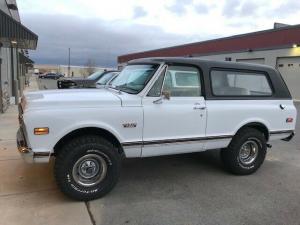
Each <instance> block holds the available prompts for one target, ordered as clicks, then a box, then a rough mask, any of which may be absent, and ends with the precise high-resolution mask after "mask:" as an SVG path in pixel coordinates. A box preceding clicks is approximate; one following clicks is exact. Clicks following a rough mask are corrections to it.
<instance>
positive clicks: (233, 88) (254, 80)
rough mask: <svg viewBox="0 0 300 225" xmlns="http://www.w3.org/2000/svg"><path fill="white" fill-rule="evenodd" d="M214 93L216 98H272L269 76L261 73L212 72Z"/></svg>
mask: <svg viewBox="0 0 300 225" xmlns="http://www.w3.org/2000/svg"><path fill="white" fill-rule="evenodd" d="M211 84H212V92H213V94H214V95H216V96H271V95H272V88H271V85H270V83H269V80H268V78H267V75H266V74H264V73H259V72H243V71H230V70H212V71H211Z"/></svg>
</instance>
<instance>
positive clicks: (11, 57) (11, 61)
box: [10, 46, 16, 97]
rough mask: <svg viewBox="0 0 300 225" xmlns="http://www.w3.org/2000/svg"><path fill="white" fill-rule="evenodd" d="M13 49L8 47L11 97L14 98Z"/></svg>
mask: <svg viewBox="0 0 300 225" xmlns="http://www.w3.org/2000/svg"><path fill="white" fill-rule="evenodd" d="M13 50H14V48H13V47H12V46H11V47H10V65H11V84H12V85H11V93H12V96H14V97H15V96H16V94H15V84H14V80H15V76H14V75H15V69H14V52H13Z"/></svg>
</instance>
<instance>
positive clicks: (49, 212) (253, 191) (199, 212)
mask: <svg viewBox="0 0 300 225" xmlns="http://www.w3.org/2000/svg"><path fill="white" fill-rule="evenodd" d="M44 82H47V81H44ZM296 106H297V108H298V111H299V110H300V104H298V103H297V104H296ZM298 121H299V122H300V118H299V116H298ZM299 122H298V123H297V128H296V136H295V138H294V139H293V140H292V141H291V142H281V141H280V142H276V143H273V148H272V149H270V150H269V151H268V155H267V158H266V161H265V163H264V164H263V166H262V167H261V168H260V170H258V171H257V172H256V173H255V174H253V175H250V176H234V175H231V174H229V173H227V172H225V171H224V169H223V166H222V163H221V162H220V159H219V151H218V150H215V151H208V152H203V153H197V154H185V155H176V156H166V157H153V158H146V159H130V160H125V161H124V163H123V171H122V174H121V178H120V181H119V183H118V184H117V186H116V187H115V189H114V190H113V191H112V192H111V193H110V194H108V195H107V196H105V197H104V198H102V199H98V200H94V201H91V202H87V203H84V202H75V201H73V200H70V199H68V198H66V197H65V196H63V195H62V194H61V193H60V192H59V191H58V189H57V187H56V185H55V182H54V177H53V173H52V169H53V162H52V163H50V164H36V165H30V164H26V163H25V162H23V161H22V159H20V157H19V155H18V154H17V152H16V146H15V143H14V142H15V140H14V136H13V135H14V133H15V132H16V129H17V126H18V125H17V118H16V107H11V108H10V109H9V112H7V113H6V114H4V115H0V127H1V129H0V179H1V182H0V215H1V221H0V224H99V225H100V224H101V225H102V224H103V225H110V224H112V225H119V224H120V225H121V224H132V225H160V224H162V225H199V224H214V225H215V224H230V225H234V224H251V225H254V224H285V225H287V224H288V225H290V224H300V176H299V174H300V135H298V134H300V125H299ZM4 127H5V128H4Z"/></svg>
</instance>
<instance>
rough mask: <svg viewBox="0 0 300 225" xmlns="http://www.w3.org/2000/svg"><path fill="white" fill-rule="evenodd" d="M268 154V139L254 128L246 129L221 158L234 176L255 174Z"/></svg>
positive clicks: (236, 136) (236, 137)
mask: <svg viewBox="0 0 300 225" xmlns="http://www.w3.org/2000/svg"><path fill="white" fill-rule="evenodd" d="M266 153H267V145H266V138H265V136H264V134H263V133H261V132H260V131H258V130H256V129H253V128H244V129H242V130H241V131H239V132H238V133H237V134H236V135H235V136H234V138H233V139H232V141H231V143H230V145H229V146H228V148H227V149H222V151H221V158H222V161H223V163H224V165H225V167H226V168H227V169H228V170H229V171H230V172H231V173H234V174H238V175H248V174H252V173H254V172H255V171H256V170H257V169H258V168H259V167H260V166H261V164H262V163H263V162H264V160H265V157H266Z"/></svg>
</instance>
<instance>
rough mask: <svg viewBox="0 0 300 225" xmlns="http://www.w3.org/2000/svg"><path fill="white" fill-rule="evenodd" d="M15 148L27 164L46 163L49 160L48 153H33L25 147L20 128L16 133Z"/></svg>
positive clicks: (23, 136) (24, 139) (25, 142)
mask: <svg viewBox="0 0 300 225" xmlns="http://www.w3.org/2000/svg"><path fill="white" fill-rule="evenodd" d="M17 146H18V150H19V152H20V154H21V156H22V158H23V159H24V160H25V161H26V162H27V163H47V162H49V159H50V152H33V151H32V150H31V149H30V148H29V147H28V145H27V141H26V138H25V135H24V132H23V129H22V127H20V128H19V130H18V132H17Z"/></svg>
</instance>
